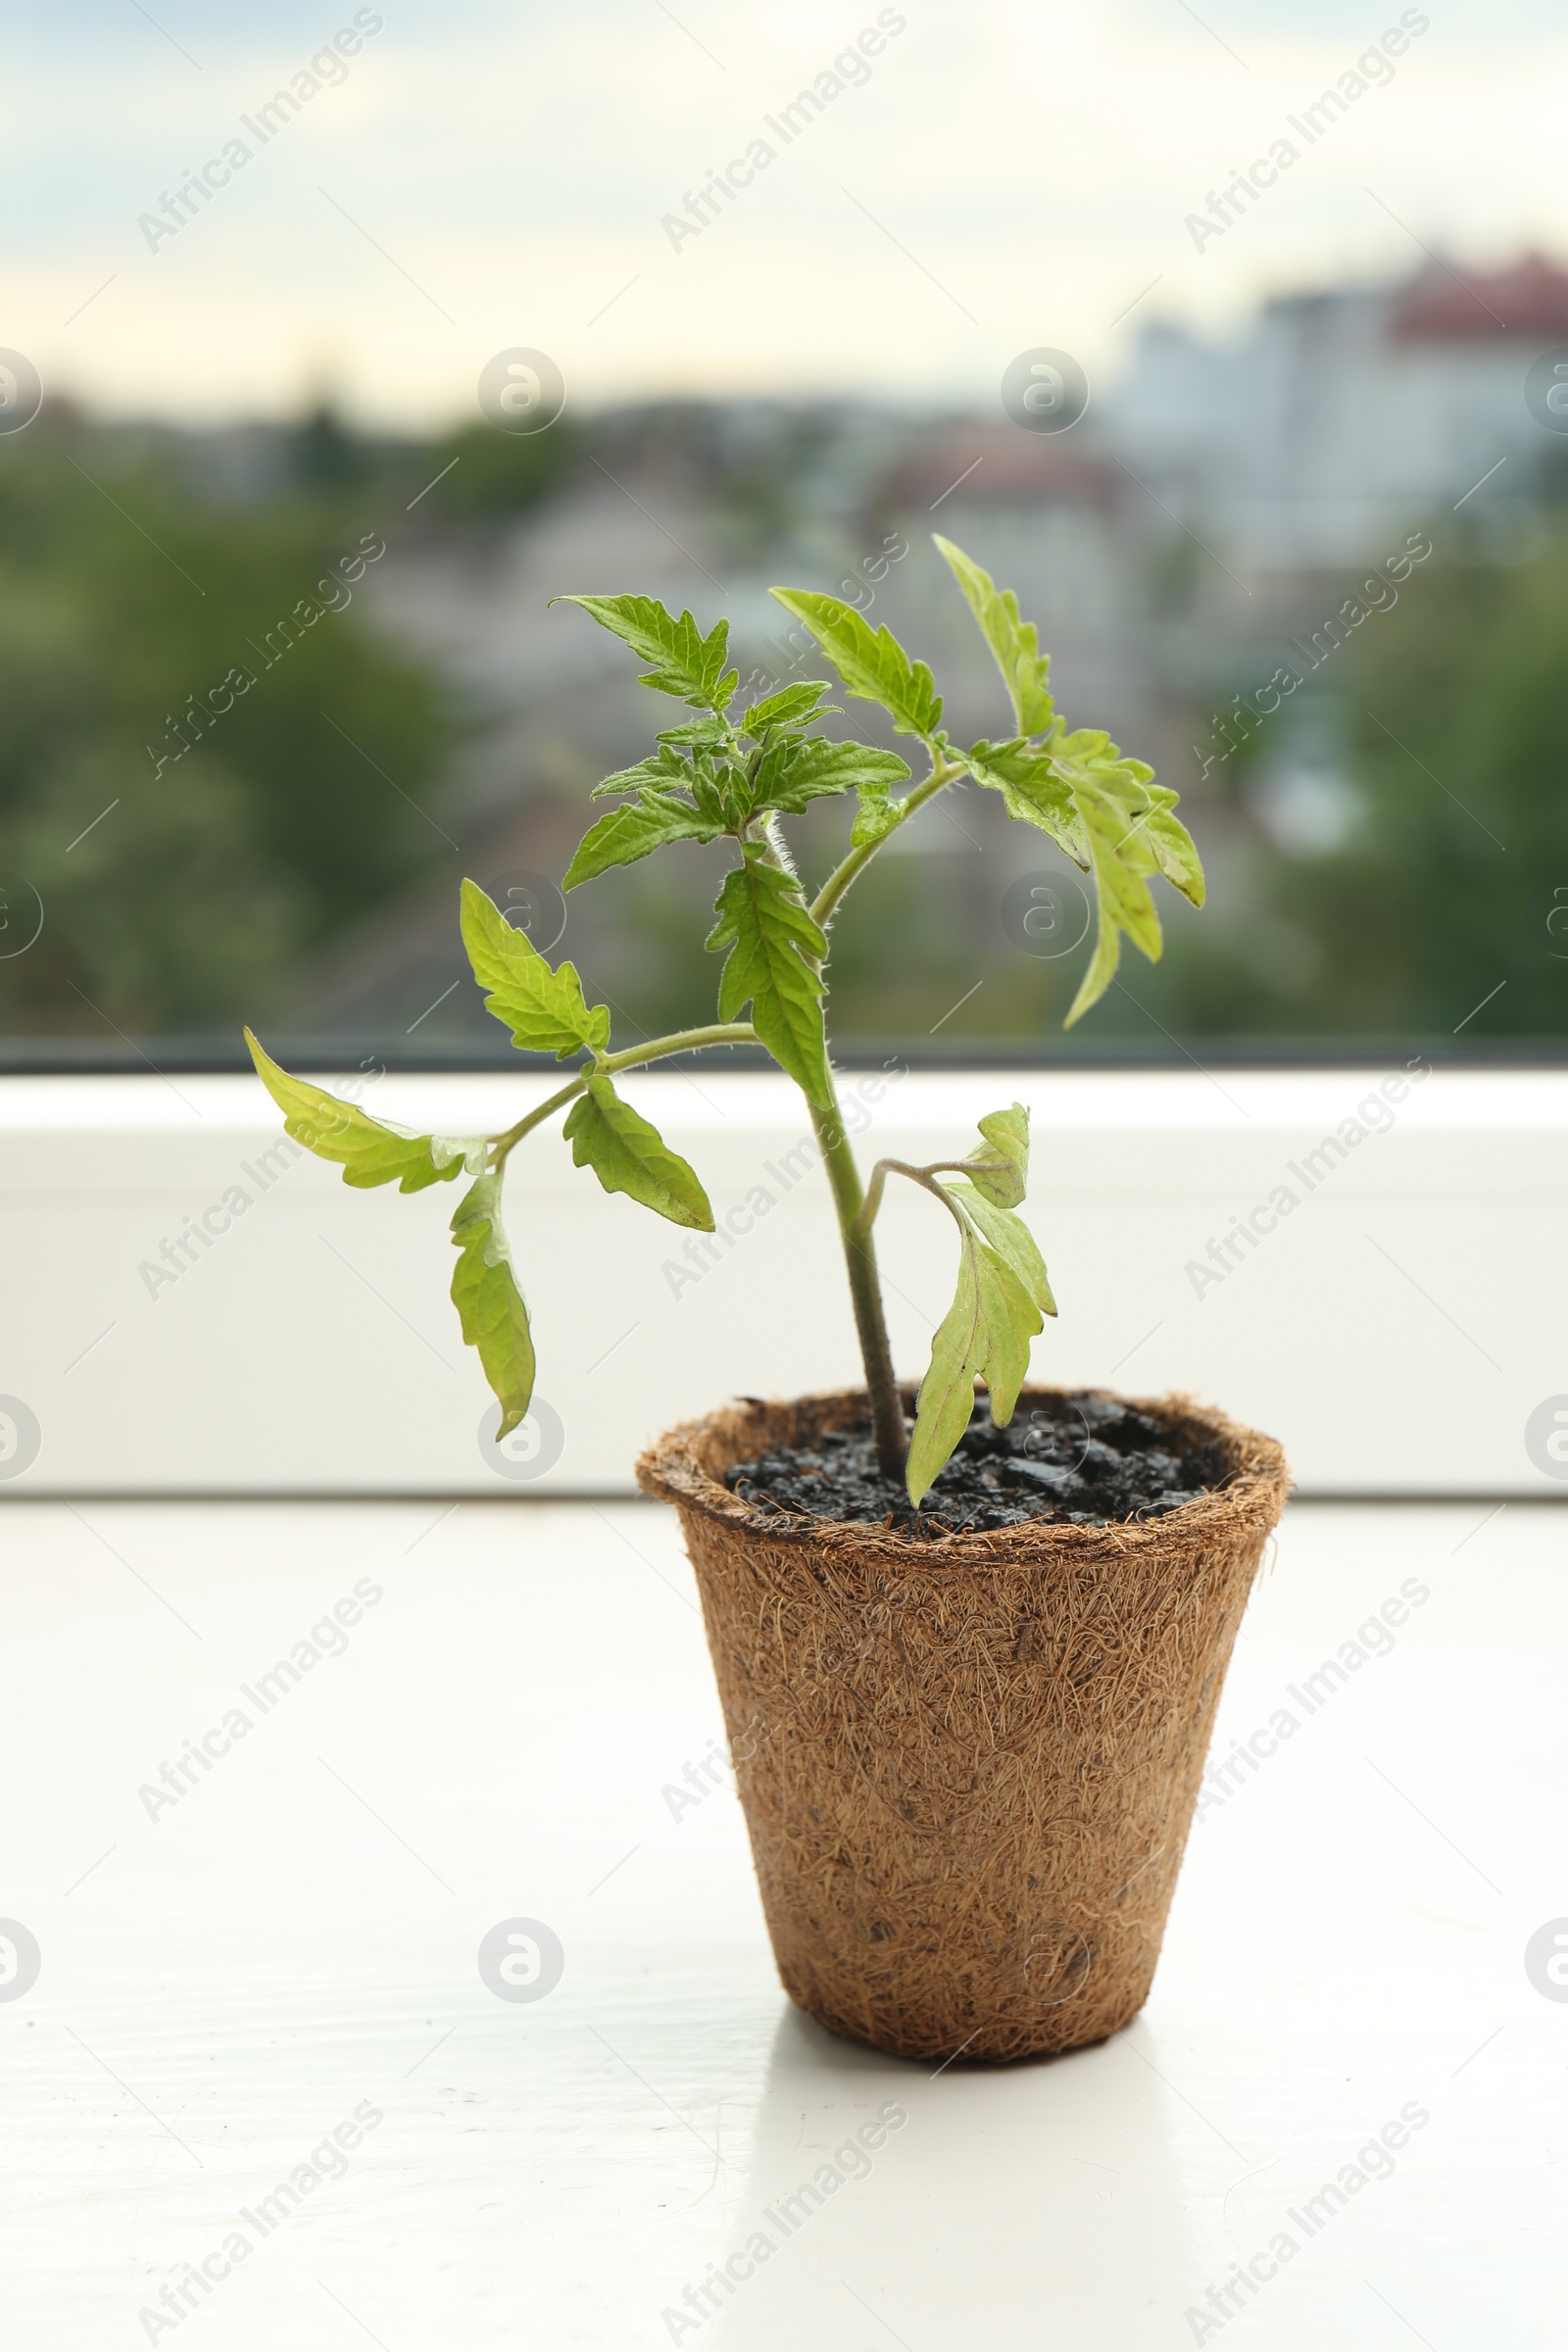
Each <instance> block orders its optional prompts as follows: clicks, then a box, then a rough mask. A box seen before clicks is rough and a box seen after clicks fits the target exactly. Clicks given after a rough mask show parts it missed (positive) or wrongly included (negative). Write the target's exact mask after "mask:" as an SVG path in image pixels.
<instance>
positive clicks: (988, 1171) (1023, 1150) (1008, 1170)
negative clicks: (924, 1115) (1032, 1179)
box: [964, 1103, 1029, 1208]
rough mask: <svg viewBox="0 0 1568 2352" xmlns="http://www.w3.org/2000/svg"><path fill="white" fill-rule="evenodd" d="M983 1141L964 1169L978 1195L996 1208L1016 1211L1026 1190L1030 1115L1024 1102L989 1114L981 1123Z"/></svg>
mask: <svg viewBox="0 0 1568 2352" xmlns="http://www.w3.org/2000/svg"><path fill="white" fill-rule="evenodd" d="M979 1124H980V1133H981V1134H982V1135H983V1136H984V1138H985V1142H984V1143H983V1144H982V1145H981V1146H980V1147H979V1149H978V1150H977V1151H974V1152H970V1154H969V1156H968V1159H967V1160H966V1161H965V1163H964V1164H965V1166H966V1167H968V1168H969V1169H970V1170H971V1171H972V1173H971V1177H970V1181H971V1182H972V1184H973V1185H974V1187H975V1190H976V1191H977V1192H980V1193H983V1194H984V1195H985V1197H986V1199H987V1200H988V1201H995V1202H996V1204H997V1206H998V1207H999V1208H1016V1207H1017V1205H1018V1203H1019V1201H1021V1200H1022V1199H1023V1197H1024V1194H1025V1192H1026V1191H1027V1190H1028V1187H1029V1113H1028V1111H1027V1109H1026V1108H1025V1106H1024V1105H1023V1103H1014V1104H1013V1105H1012V1108H1011V1109H1010V1110H993V1111H988V1112H987V1114H986V1116H985V1117H984V1118H983V1119H982V1120H981V1121H980V1123H979Z"/></svg>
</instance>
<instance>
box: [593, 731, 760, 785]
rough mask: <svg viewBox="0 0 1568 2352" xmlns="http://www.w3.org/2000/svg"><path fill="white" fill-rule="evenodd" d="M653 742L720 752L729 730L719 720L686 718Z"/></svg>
mask: <svg viewBox="0 0 1568 2352" xmlns="http://www.w3.org/2000/svg"><path fill="white" fill-rule="evenodd" d="M654 741H655V742H656V743H684V744H689V745H691V747H692V749H693V750H694V751H700V752H721V751H722V750H723V748H724V746H725V744H726V743H728V741H729V728H728V727H727V726H726V724H725V723H724V721H723V719H721V718H688V719H683V720H682V722H681V724H680V725H679V726H676V727H661V728H660V730H659V732H658V734H657V735H656V736H655V737H654ZM602 789H603V787H601V790H602Z"/></svg>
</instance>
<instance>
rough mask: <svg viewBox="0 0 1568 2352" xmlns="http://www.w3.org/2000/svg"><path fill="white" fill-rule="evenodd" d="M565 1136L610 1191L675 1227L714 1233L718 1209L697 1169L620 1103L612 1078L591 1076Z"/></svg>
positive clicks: (577, 1156) (578, 1158)
mask: <svg viewBox="0 0 1568 2352" xmlns="http://www.w3.org/2000/svg"><path fill="white" fill-rule="evenodd" d="M562 1132H563V1133H564V1136H565V1138H566V1141H567V1142H568V1143H569V1144H570V1146H571V1156H572V1159H573V1161H574V1162H575V1164H576V1165H577V1166H578V1167H579V1168H584V1167H587V1168H592V1169H593V1172H594V1174H595V1175H596V1176H597V1177H598V1179H599V1181H600V1183H601V1184H602V1185H603V1186H604V1188H605V1190H606V1192H607V1193H628V1194H629V1195H630V1196H631V1198H632V1200H633V1201H641V1202H642V1205H643V1206H644V1208H652V1209H657V1211H658V1213H659V1214H660V1216H662V1217H668V1219H669V1221H670V1223H671V1224H672V1225H692V1226H695V1227H696V1229H697V1231H698V1232H699V1233H711V1232H712V1230H713V1211H712V1209H711V1206H710V1205H709V1200H708V1195H707V1194H706V1193H705V1192H704V1190H703V1188H702V1186H701V1184H700V1183H699V1182H698V1180H697V1175H696V1172H695V1170H693V1169H692V1168H690V1167H689V1166H688V1165H687V1163H686V1161H685V1160H683V1159H682V1158H681V1156H680V1154H679V1152H671V1151H670V1149H669V1147H668V1145H667V1144H665V1142H664V1140H663V1138H662V1136H661V1135H660V1133H659V1130H658V1128H657V1127H651V1126H650V1125H649V1123H648V1121H647V1120H646V1119H645V1118H642V1117H641V1116H639V1114H638V1113H637V1112H636V1111H635V1110H633V1108H632V1106H631V1104H630V1103H623V1102H622V1101H621V1099H620V1097H619V1095H617V1094H616V1092H615V1090H614V1088H613V1085H612V1084H611V1082H610V1080H609V1079H608V1078H604V1077H598V1076H592V1077H590V1078H589V1080H588V1091H587V1093H586V1094H583V1095H579V1096H578V1098H577V1100H576V1102H575V1103H573V1104H572V1106H571V1111H570V1114H569V1116H568V1117H567V1120H566V1124H565V1126H564V1129H563V1131H562Z"/></svg>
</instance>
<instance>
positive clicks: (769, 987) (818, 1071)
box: [705, 848, 833, 1110]
mask: <svg viewBox="0 0 1568 2352" xmlns="http://www.w3.org/2000/svg"><path fill="white" fill-rule="evenodd" d="M716 912H717V915H718V920H717V922H716V923H715V924H714V925H713V928H712V930H711V932H710V933H709V936H708V939H707V942H706V943H705V944H706V945H707V946H708V947H709V948H710V949H711V950H712V951H713V952H714V953H715V954H716V953H718V952H721V951H722V950H724V949H726V948H727V949H728V950H729V951H730V955H729V960H728V962H727V963H726V964H725V966H724V969H723V972H722V974H721V975H720V978H719V984H718V1017H719V1019H720V1020H721V1021H733V1020H735V1019H737V1018H738V1017H739V1015H740V1012H741V1008H742V1006H743V1005H746V1004H747V1002H748V1001H750V1004H751V1006H752V1024H753V1026H754V1028H755V1029H756V1031H757V1034H758V1036H759V1037H760V1039H761V1041H762V1044H763V1045H764V1046H766V1048H767V1050H768V1052H769V1053H770V1054H772V1056H773V1059H774V1060H775V1061H776V1062H777V1063H778V1065H779V1067H780V1069H782V1070H786V1071H788V1073H789V1075H790V1076H791V1077H792V1078H793V1079H795V1080H796V1082H797V1083H798V1084H799V1085H800V1086H803V1087H804V1088H805V1090H806V1092H807V1095H808V1096H809V1099H810V1101H811V1102H813V1103H816V1104H817V1106H818V1107H819V1108H820V1109H823V1110H826V1109H828V1108H829V1107H830V1105H831V1103H832V1096H833V1088H832V1080H831V1078H830V1077H829V1074H828V1066H827V1042H826V1039H825V1038H824V1036H823V1033H822V975H821V968H820V966H821V959H822V957H823V956H825V955H826V954H827V941H826V940H825V939H824V938H823V936H822V933H821V932H820V931H819V930H818V928H817V926H816V924H815V923H813V922H812V920H811V917H810V915H809V912H808V910H807V906H806V901H805V900H804V898H803V897H802V896H801V887H800V884H799V883H798V882H797V881H796V879H795V876H794V875H793V874H789V873H786V872H784V870H783V869H782V867H780V866H776V865H773V864H771V863H769V862H768V860H767V859H766V858H765V857H764V855H763V853H762V852H761V851H760V850H757V849H752V848H748V849H747V851H746V853H745V856H744V858H743V860H742V862H741V863H740V864H739V865H737V866H735V867H733V868H732V869H731V870H730V872H729V873H727V874H726V875H725V876H724V885H723V888H722V889H721V890H720V892H719V894H718V904H717V908H716Z"/></svg>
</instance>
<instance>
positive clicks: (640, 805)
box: [561, 791, 724, 890]
mask: <svg viewBox="0 0 1568 2352" xmlns="http://www.w3.org/2000/svg"><path fill="white" fill-rule="evenodd" d="M723 831H724V827H723V826H722V825H715V824H711V823H710V821H709V820H708V818H707V817H705V816H704V815H702V813H701V812H700V811H699V810H698V809H694V808H693V807H692V805H691V803H690V802H689V801H683V800H680V799H678V798H677V797H676V795H675V794H674V793H671V792H647V791H645V792H644V793H643V794H642V795H641V796H640V798H639V799H637V800H635V801H629V802H628V803H627V804H626V805H625V806H624V807H623V808H620V809H611V811H610V813H609V814H608V815H607V816H602V817H601V818H600V819H599V822H598V823H597V824H596V825H590V826H589V828H588V830H587V832H586V833H585V834H584V835H583V837H582V839H581V841H580V842H579V843H578V844H577V854H576V856H575V857H574V858H573V859H572V861H571V863H570V865H568V866H567V868H566V872H565V876H564V880H563V882H562V885H561V887H562V889H563V890H575V889H576V887H577V885H578V883H579V882H591V881H592V880H593V878H594V876H595V875H596V874H603V873H607V872H608V871H609V869H610V868H611V866H613V865H635V863H636V862H637V859H638V858H646V857H647V856H648V854H649V852H650V851H652V850H662V848H663V847H664V845H665V843H666V842H671V841H715V840H716V839H717V838H718V836H719V834H720V833H721V832H723Z"/></svg>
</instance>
